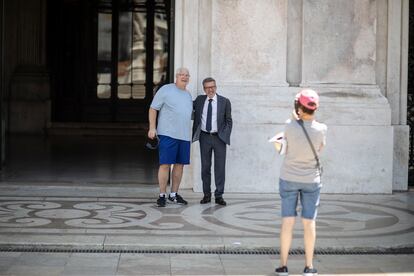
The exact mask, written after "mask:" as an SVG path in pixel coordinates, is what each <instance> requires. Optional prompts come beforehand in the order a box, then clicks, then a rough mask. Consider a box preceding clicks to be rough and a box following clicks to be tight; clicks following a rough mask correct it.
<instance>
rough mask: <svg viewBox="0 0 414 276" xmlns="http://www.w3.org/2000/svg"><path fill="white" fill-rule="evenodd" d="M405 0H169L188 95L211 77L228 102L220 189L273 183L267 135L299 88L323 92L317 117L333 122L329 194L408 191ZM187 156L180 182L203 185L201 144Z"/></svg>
mask: <svg viewBox="0 0 414 276" xmlns="http://www.w3.org/2000/svg"><path fill="white" fill-rule="evenodd" d="M407 5H408V1H405V0H402V1H394V0H392V1H386V0H377V1H369V0H353V1H349V0H335V1H332V0H319V1H315V0H289V1H287V0H261V1H260V2H257V1H249V0H212V1H203V0H198V1H191V0H177V1H176V34H177V35H176V41H175V49H176V53H175V63H176V67H179V66H186V67H188V68H189V69H190V72H191V75H192V76H193V77H192V80H191V81H192V83H191V86H190V89H191V91H192V92H193V96H194V97H195V96H196V95H197V94H201V93H203V91H202V87H201V81H202V79H203V78H204V77H206V76H212V77H214V78H215V79H216V80H217V85H218V93H219V94H222V95H224V96H226V97H228V98H230V100H231V102H232V107H233V120H234V129H233V133H232V144H231V146H230V147H229V148H228V159H227V175H226V191H227V192H275V191H277V190H278V185H277V183H278V177H279V167H280V164H281V161H282V159H281V158H280V157H279V156H277V155H276V153H275V152H274V150H273V148H272V145H270V144H269V143H267V139H268V138H269V137H271V136H273V135H274V134H275V133H276V132H278V131H280V130H282V129H283V124H284V122H285V120H286V119H287V118H289V117H290V113H291V109H292V103H293V98H294V95H295V94H296V93H297V92H298V91H299V90H300V89H301V88H302V87H311V88H313V89H315V90H317V91H319V93H320V95H321V108H320V110H319V112H318V115H317V118H318V120H320V121H322V122H325V123H326V124H327V125H328V137H327V139H328V140H327V143H328V144H327V147H326V149H325V151H324V153H323V157H322V160H323V161H322V163H323V165H324V172H325V173H324V176H323V182H324V189H323V191H324V192H326V193H391V192H392V190H393V189H394V190H404V189H407V184H406V183H407V181H406V179H407V171H408V170H406V169H405V167H404V166H406V164H408V158H406V157H407V156H406V155H405V154H404V149H407V150H406V151H405V152H408V144H407V143H406V141H408V134H407V126H406V121H404V116H406V115H404V114H405V113H404V112H402V111H403V108H404V93H405V95H406V91H404V89H405V90H406V88H404V83H405V84H406V80H405V81H404V73H403V71H404V64H403V63H401V60H402V59H401V57H403V56H404V54H405V55H406V49H405V48H404V45H405V44H404V43H405V42H404V41H403V40H399V37H401V35H404V34H405V33H406V32H407V30H404V28H403V27H404V26H405V25H404V24H405V23H404V20H403V21H401V18H403V19H404V18H405V17H406V16H408V9H405V8H407V7H406V6H407ZM404 7H405V8H404ZM384 10H385V11H387V12H384ZM398 20H399V21H398ZM407 25H408V23H407ZM395 32H397V33H396V34H394V33H395ZM389 33H392V35H391V36H390V35H388V34H389ZM399 35H400V36H399ZM390 45H392V46H393V48H392V49H390ZM405 66H406V65H405ZM405 68H406V67H405ZM397 69H398V70H397ZM405 101H406V97H405ZM395 160H397V164H398V165H395V164H396V161H395ZM191 161H192V165H191V166H190V167H189V168H187V170H186V174H185V177H184V183H183V186H184V187H192V188H193V189H194V190H195V191H202V184H201V178H200V161H199V147H198V143H195V144H193V147H192V160H191ZM404 170H405V171H404ZM404 181H405V185H404ZM213 185H214V184H213Z"/></svg>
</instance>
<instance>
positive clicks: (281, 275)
mask: <svg viewBox="0 0 414 276" xmlns="http://www.w3.org/2000/svg"><path fill="white" fill-rule="evenodd" d="M276 276H289V272H276Z"/></svg>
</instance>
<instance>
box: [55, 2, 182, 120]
mask: <svg viewBox="0 0 414 276" xmlns="http://www.w3.org/2000/svg"><path fill="white" fill-rule="evenodd" d="M173 4H174V3H173V1H172V0H112V1H111V0H88V1H85V0H50V1H48V53H49V56H48V60H49V67H50V69H51V80H52V121H53V122H136V123H144V122H147V112H148V107H149V104H150V102H151V100H152V98H153V95H154V93H155V91H156V90H157V89H158V87H160V86H161V85H163V84H164V83H167V82H170V80H171V78H170V76H171V73H172V71H173V70H172V64H173V62H172V56H173V55H172V54H171V53H172V51H173V47H172V43H171V41H173V39H172V38H173V33H172V29H173V28H171V26H173V12H172V7H173V6H174V5H173Z"/></svg>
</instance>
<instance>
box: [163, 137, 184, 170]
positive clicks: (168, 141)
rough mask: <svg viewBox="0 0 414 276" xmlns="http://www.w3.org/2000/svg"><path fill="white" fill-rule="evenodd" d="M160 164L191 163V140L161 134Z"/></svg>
mask: <svg viewBox="0 0 414 276" xmlns="http://www.w3.org/2000/svg"><path fill="white" fill-rule="evenodd" d="M158 137H159V138H160V145H159V147H158V149H159V151H158V152H159V157H160V165H164V164H183V165H188V164H190V145H191V143H190V141H184V140H179V139H175V138H171V137H169V136H164V135H159V136H158Z"/></svg>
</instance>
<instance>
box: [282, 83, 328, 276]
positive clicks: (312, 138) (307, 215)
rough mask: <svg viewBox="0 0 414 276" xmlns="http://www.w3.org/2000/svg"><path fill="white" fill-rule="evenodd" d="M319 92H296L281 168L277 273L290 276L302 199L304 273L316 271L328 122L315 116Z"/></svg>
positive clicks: (287, 124)
mask: <svg viewBox="0 0 414 276" xmlns="http://www.w3.org/2000/svg"><path fill="white" fill-rule="evenodd" d="M318 107H319V96H318V94H317V93H316V92H315V91H314V90H311V89H303V90H301V91H300V93H298V94H297V95H296V99H295V116H294V118H293V119H291V120H288V121H287V123H286V126H285V131H284V136H285V139H286V141H287V149H286V153H285V158H284V160H283V163H282V167H281V169H280V179H279V193H280V197H281V209H282V212H281V213H282V227H281V231H280V265H279V267H278V268H276V275H278V276H288V275H289V273H288V267H287V262H288V255H289V250H290V246H291V244H292V235H293V227H294V224H295V218H296V216H297V211H296V210H297V204H298V201H300V203H301V217H302V223H303V228H304V247H305V268H304V271H303V275H304V276H314V275H317V273H318V272H317V270H316V268H314V267H313V253H314V247H315V240H316V227H315V219H316V216H317V209H318V206H319V198H320V189H321V186H322V185H321V173H322V169H321V166H320V163H319V154H320V152H321V150H322V148H323V146H324V145H325V143H326V131H327V126H326V125H325V124H322V123H319V122H317V121H316V120H315V111H316V110H317V109H318Z"/></svg>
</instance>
